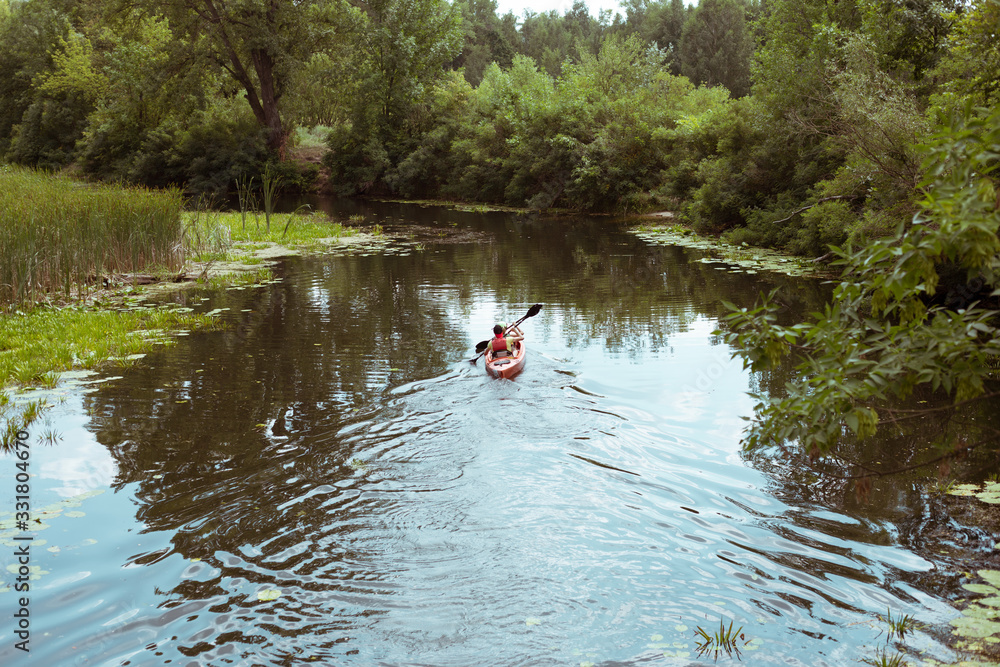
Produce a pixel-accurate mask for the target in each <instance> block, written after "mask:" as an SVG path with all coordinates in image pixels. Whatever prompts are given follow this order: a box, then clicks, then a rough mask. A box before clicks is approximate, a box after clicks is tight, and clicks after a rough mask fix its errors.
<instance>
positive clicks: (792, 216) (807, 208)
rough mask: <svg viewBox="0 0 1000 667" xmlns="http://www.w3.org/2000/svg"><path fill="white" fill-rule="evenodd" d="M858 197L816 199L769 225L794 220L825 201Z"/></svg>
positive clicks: (842, 196) (841, 196)
mask: <svg viewBox="0 0 1000 667" xmlns="http://www.w3.org/2000/svg"><path fill="white" fill-rule="evenodd" d="M860 196H861V195H833V196H832V197H823V198H821V199H817V200H816V201H815V202H813V203H812V204H809V206H803V207H802V208H800V209H797V210H795V211H792V212H791V214H790V215H789V216H788V217H787V218H782V219H781V220H775V221H774V222H772V223H771V224H772V225H777V224H779V223H782V222H788V221H789V220H791V219H792V218H794V217H795V216H797V215H798V214H799V213H802V211H808V210H809V209H811V208H812V207H813V206H816V205H817V204H822V203H823V202H825V201H832V200H834V199H857V198H858V197H860Z"/></svg>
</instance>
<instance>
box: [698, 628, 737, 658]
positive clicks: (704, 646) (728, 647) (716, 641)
mask: <svg viewBox="0 0 1000 667" xmlns="http://www.w3.org/2000/svg"><path fill="white" fill-rule="evenodd" d="M694 633H695V635H697V636H698V637H700V639H698V640H697V642H698V646H697V648H698V655H699V656H701V655H704V654H705V653H708V652H709V651H711V652H712V653H713V654H714V656H715V657H716V658H718V656H719V653H722V652H723V651H725V653H726V655H728V656H730V657H732V655H733V653H736V657H737V658H739V657H740V650H739V649H740V646H741V645H744V646H745V645H746V644H747V643H748V642H747V641H746V637H745V636H744V634H743V626H742V625H741V626H740V627H738V628H736V630H733V621H730V622H729V626H728V627H726V621H725V619H719V629H718V630H716V631H715V632H713V633H712V634H709V633H708V631H707V630H705V629H704V628H702V627H701V626H700V625H699V626H698V627H697V629H695V631H694ZM740 642H742V644H740Z"/></svg>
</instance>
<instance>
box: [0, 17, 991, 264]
mask: <svg viewBox="0 0 1000 667" xmlns="http://www.w3.org/2000/svg"><path fill="white" fill-rule="evenodd" d="M998 25H1000V4H998V3H997V2H996V1H995V0H974V1H972V2H964V1H962V0H945V1H944V2H931V1H930V0H906V1H902V0H836V1H834V0H794V1H793V0H701V1H700V2H698V3H697V4H690V5H688V4H685V3H684V2H683V1H682V0H655V1H650V0H628V1H627V2H625V3H623V4H622V5H621V6H620V11H619V12H614V13H613V15H612V12H610V11H606V10H605V11H602V12H600V13H599V15H598V16H597V17H596V18H595V17H594V16H593V15H592V14H591V13H590V12H589V10H588V8H587V6H586V5H585V3H584V2H582V1H580V2H577V3H576V4H575V5H574V6H573V7H572V9H570V10H569V11H566V12H565V13H564V14H562V15H560V14H558V13H557V12H554V11H553V12H546V13H532V12H530V11H526V12H525V14H524V15H523V16H515V15H513V14H510V13H508V14H505V15H499V14H498V12H497V5H496V3H495V1H494V0H468V2H466V1H465V0H457V1H456V2H454V3H451V2H448V1H447V0H371V1H369V2H365V1H361V0H353V1H352V0H303V1H302V2H295V3H288V2H279V1H278V0H230V1H228V2H223V1H222V0H114V1H112V2H97V1H95V0H84V1H76V0H0V34H2V37H3V38H2V40H0V70H2V71H0V158H2V159H3V160H4V161H7V162H11V163H17V164H20V165H25V166H29V167H33V168H39V169H43V170H68V171H70V172H71V173H73V174H75V175H78V176H80V177H83V178H86V179H89V180H102V181H114V182H124V183H131V184H138V185H145V186H151V187H163V186H178V187H181V188H183V189H184V190H185V192H186V193H187V194H189V195H191V196H195V195H209V196H216V197H221V196H224V194H225V193H227V192H231V191H233V190H234V189H235V185H236V183H237V182H238V181H239V180H240V179H241V178H242V179H248V178H251V177H254V176H258V175H259V174H261V173H262V172H263V171H264V169H265V168H266V167H268V165H270V168H271V169H275V170H276V171H277V172H279V173H281V174H282V177H283V181H284V182H285V183H286V187H295V188H300V189H303V190H307V189H309V188H317V187H323V188H326V189H328V190H329V191H331V192H333V193H335V194H338V195H370V196H383V197H396V198H409V199H450V200H462V201H467V202H484V203H488V204H503V205H509V206H517V207H527V208H532V209H547V208H551V207H559V208H566V209H572V210H576V211H581V212H612V213H637V212H643V211H651V210H670V211H673V212H675V214H676V215H677V216H678V217H679V219H680V220H682V221H683V222H685V223H687V224H689V225H690V226H692V227H693V228H694V229H695V230H697V231H700V232H705V233H714V234H724V236H725V238H726V239H727V240H729V241H730V242H733V243H748V244H751V245H760V246H769V247H776V248H780V249H783V250H785V251H788V252H792V253H797V254H803V255H811V256H820V255H824V254H825V253H827V249H828V247H829V245H830V244H838V245H853V246H859V245H863V244H864V243H866V242H868V241H870V240H872V239H875V238H880V237H884V236H886V235H891V234H892V233H894V230H896V228H897V226H898V225H899V224H900V223H907V222H908V221H909V220H910V219H911V218H912V217H913V215H914V214H915V213H916V211H917V210H918V208H919V205H918V202H919V200H920V198H921V196H922V195H921V188H920V183H921V181H922V179H923V177H924V172H923V169H922V164H923V161H924V158H925V152H926V151H924V150H922V148H921V147H922V146H924V145H926V144H928V143H930V142H931V140H932V138H933V137H934V136H936V135H937V134H939V133H940V132H941V131H942V128H947V127H951V126H952V125H953V124H954V119H955V118H957V117H961V118H963V119H965V121H968V122H974V121H976V120H977V119H978V120H980V121H982V120H984V119H986V118H987V117H988V110H989V109H991V108H993V107H995V106H996V104H997V101H998V97H1000V36H998V34H997V32H998ZM306 149H309V150H312V151H313V153H314V154H316V155H317V157H318V156H320V155H321V158H322V168H321V167H320V165H318V164H315V161H314V163H313V164H311V165H310V164H308V163H304V162H302V161H301V160H295V159H294V158H295V156H296V155H297V154H299V153H300V152H301V151H303V150H306ZM321 174H322V177H321ZM258 182H259V180H258Z"/></svg>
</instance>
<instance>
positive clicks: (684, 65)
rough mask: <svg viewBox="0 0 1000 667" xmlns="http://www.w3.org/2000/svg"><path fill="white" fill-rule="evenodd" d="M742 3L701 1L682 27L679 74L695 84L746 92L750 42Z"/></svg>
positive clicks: (737, 93)
mask: <svg viewBox="0 0 1000 667" xmlns="http://www.w3.org/2000/svg"><path fill="white" fill-rule="evenodd" d="M747 11H748V6H747V4H746V2H745V1H744V0H702V2H701V3H699V5H698V7H697V8H696V9H695V10H694V12H693V13H692V14H691V16H690V18H689V19H688V20H687V22H686V23H685V25H684V32H683V35H682V36H681V73H682V74H684V76H686V77H688V78H689V79H691V81H692V82H693V83H695V84H704V85H706V86H725V87H726V88H727V89H729V92H730V93H732V95H733V97H742V96H744V95H746V94H747V93H749V92H750V57H751V56H752V54H753V41H752V40H751V38H750V31H749V29H748V26H747Z"/></svg>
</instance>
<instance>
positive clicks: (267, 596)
mask: <svg viewBox="0 0 1000 667" xmlns="http://www.w3.org/2000/svg"><path fill="white" fill-rule="evenodd" d="M279 597H281V591H279V590H277V589H274V588H265V589H264V590H262V591H257V599H258V600H261V601H262V602H270V601H271V600H277V599H278V598H279Z"/></svg>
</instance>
